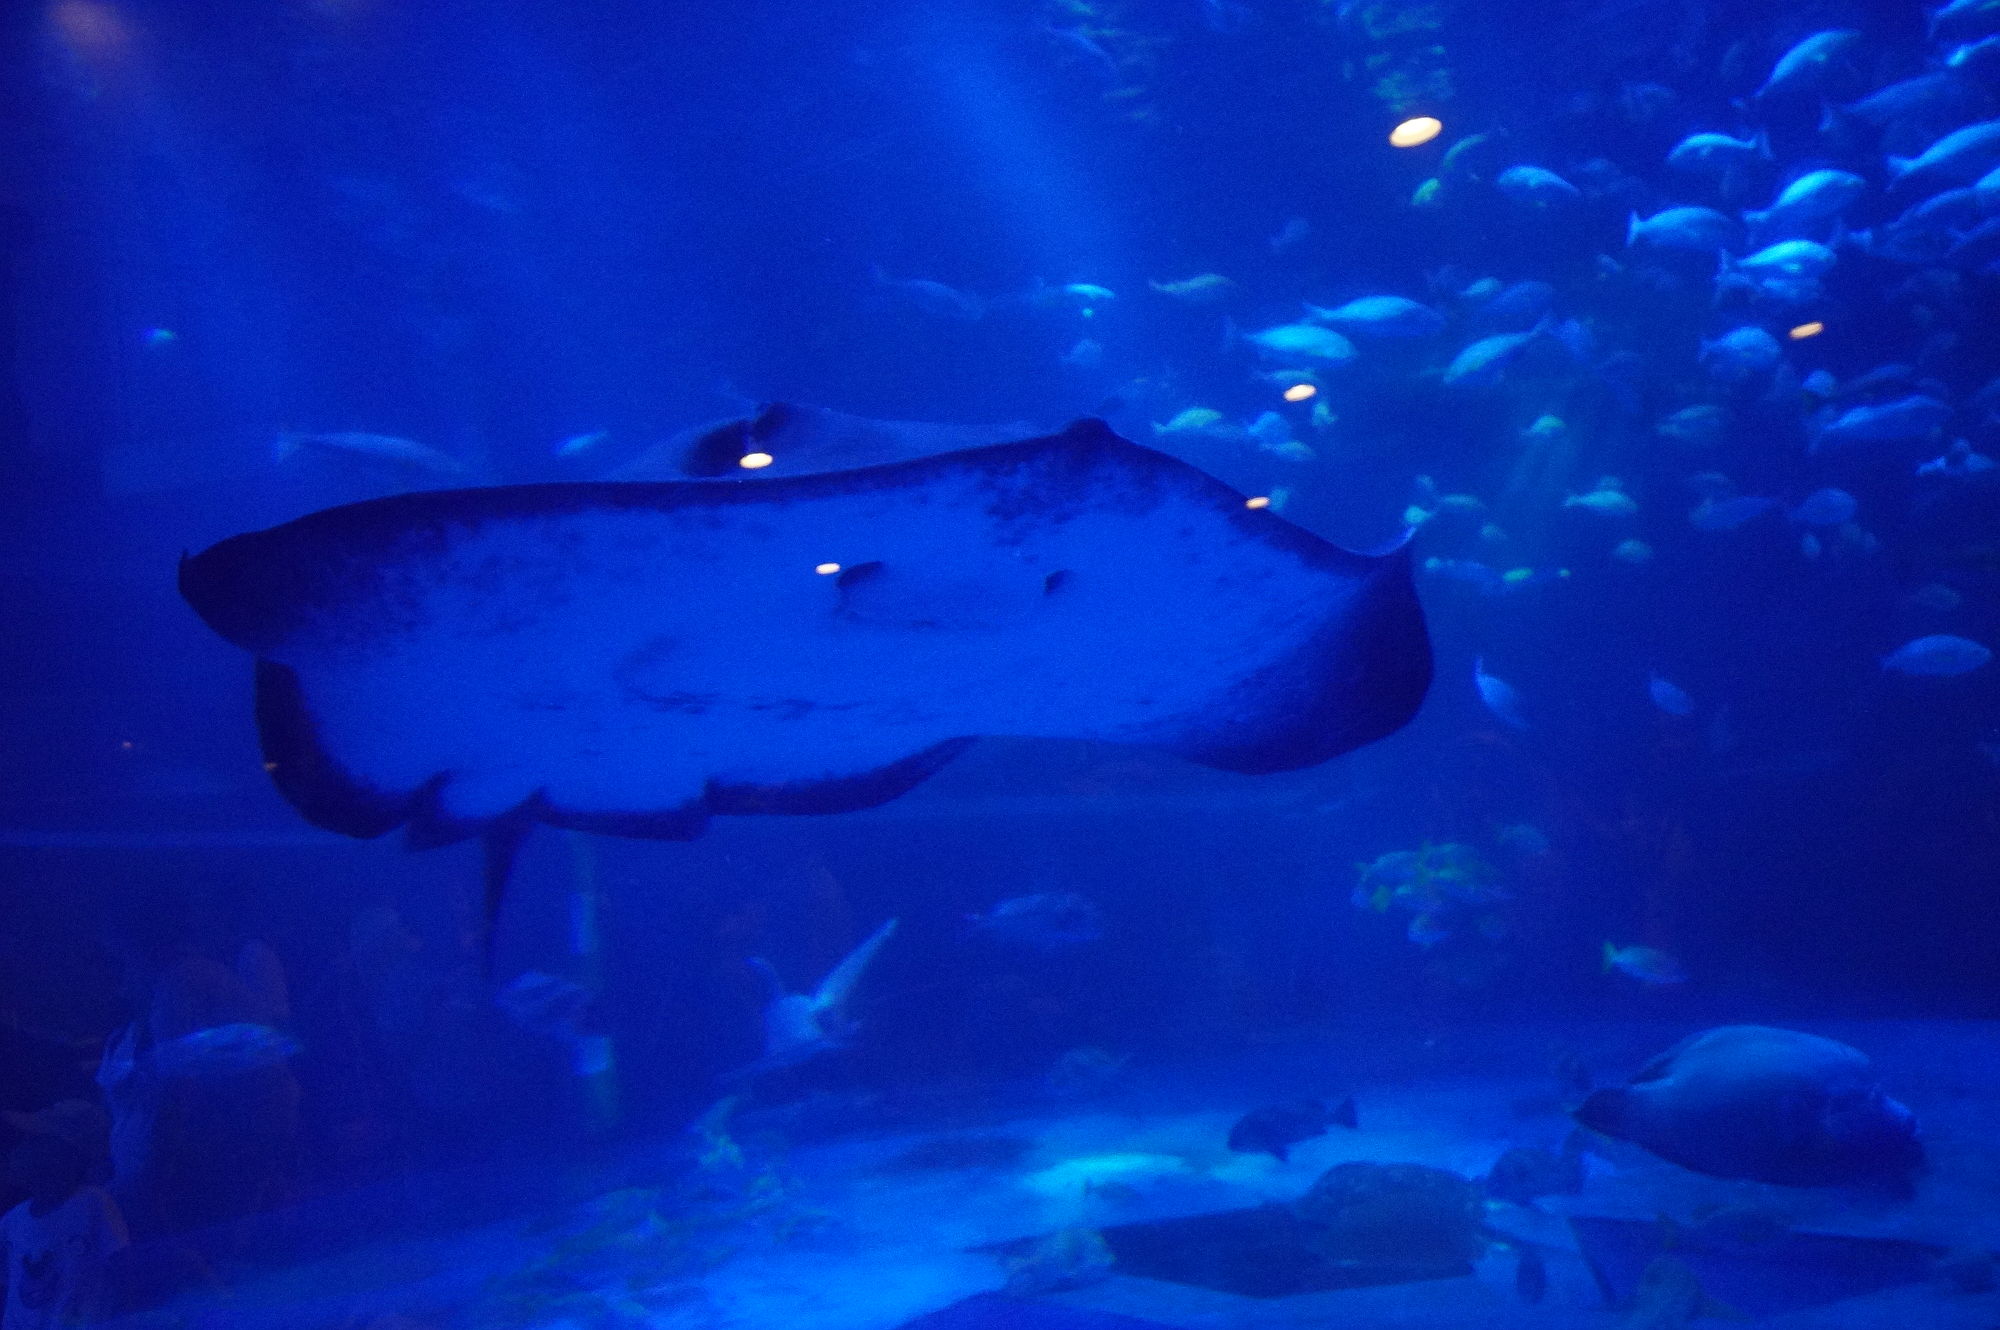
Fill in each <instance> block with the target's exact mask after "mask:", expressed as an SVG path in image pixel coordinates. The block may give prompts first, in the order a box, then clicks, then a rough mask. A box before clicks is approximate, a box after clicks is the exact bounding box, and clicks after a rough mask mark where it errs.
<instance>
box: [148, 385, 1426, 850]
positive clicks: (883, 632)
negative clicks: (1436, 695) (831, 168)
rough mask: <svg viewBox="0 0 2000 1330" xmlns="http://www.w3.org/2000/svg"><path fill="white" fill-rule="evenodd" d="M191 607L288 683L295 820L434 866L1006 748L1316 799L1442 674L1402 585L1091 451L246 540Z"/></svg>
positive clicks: (534, 504) (276, 753)
mask: <svg viewBox="0 0 2000 1330" xmlns="http://www.w3.org/2000/svg"><path fill="white" fill-rule="evenodd" d="M833 567H839V568H840V569H841V571H840V572H838V573H831V572H822V571H820V570H822V569H831V568H833ZM181 590H182V594H183V595H184V596H185V597H186V598H187V600H188V601H189V603H190V604H192V605H193V606H194V608H195V609H196V611H197V612H199V613H200V615H201V616H202V618H203V619H204V620H206V621H207V622H208V624H209V625H210V626H211V627H212V628H214V629H215V630H216V631H217V632H218V633H220V634H221V635H222V636H223V637H225V638H227V639H228V640H230V641H232V642H234V643H236V644H237V645H239V646H242V647H244V648H245V649H247V650H249V651H250V652H252V653H253V654H254V655H255V656H256V657H257V658H258V662H259V664H258V670H257V719H258V724H259V729H260V731H261V734H262V738H263V744H264V753H265V761H266V763H267V766H268V767H269V769H270V771H271V774H272V777H273V779H274V780H275V782H276V783H277V785H278V788H279V789H280V790H281V791H282V792H283V793H284V794H285V796H286V797H287V798H288V799H290V800H291V801H292V802H293V803H294V804H295V805H296V806H297V807H298V808H299V809H300V810H301V812H303V813H304V814H305V815H306V817H307V818H309V819H310V820H311V821H313V822H315V823H317V824H318V825H321V826H325V827H329V828H331V829H334V830H337V831H341V832H345V833H347V834H350V835H357V836H373V835H379V834H381V833H382V832H385V831H388V830H390V829H391V828H394V827H396V826H399V825H404V824H407V825H408V826H409V828H410V834H411V837H412V840H413V843H415V844H418V845H428V844H439V843H443V842H446V841H449V840H452V839H455V838H459V837H462V836H467V835H475V834H477V835H485V836H487V837H488V838H489V840H491V841H495V842H504V841H506V840H508V839H511V835H512V829H513V828H524V827H526V826H527V825H530V824H532V823H534V822H546V823H550V824H553V825H558V826H566V827H574V828H579V829H586V830H597V831H604V832H611V833H615V834H623V835H634V836H646V837H657V838H669V839H672V838H687V837H692V836H695V835H698V834H699V833H700V831H701V829H702V827H703V826H704V825H705V823H706V820H707V819H708V817H709V816H710V815H711V814H713V813H830V812H841V811H846V810H849V809H856V808H865V807H869V806H872V805H874V804H879V803H882V802H885V801H886V800H889V799H892V798H894V797H896V796H897V795H899V794H901V793H903V792H904V791H906V790H908V789H909V788H910V787H912V786H913V785H915V784H917V783H918V782H919V781H921V780H923V779H924V778H925V777H926V776H928V775H929V774H930V773H932V772H933V771H935V770H936V769H937V768H938V767H939V766H941V765H943V764H944V763H945V762H947V761H949V760H950V758H951V757H952V756H953V755H954V754H956V753H957V752H958V751H959V750H960V749H962V748H963V746H964V745H965V744H967V743H969V742H970V741H971V738H972V737H973V736H977V735H981V734H1012V735H1023V736H1031V737H1032V736H1041V737H1059V738H1084V739H1095V740H1106V741H1113V742H1123V743H1134V744H1146V745H1152V746H1155V747H1160V748H1164V749H1167V750H1170V751H1172V752H1175V753H1179V754H1181V755H1183V756H1185V757H1188V758H1191V759H1193V760H1195V761H1198V762H1203V763H1207V764H1209V765H1212V766H1217V767H1222V768H1225V769H1228V770H1233V771H1245V772H1262V771H1276V770H1283V769H1289V768H1296V767H1301V766H1307V765H1311V764H1313V763H1317V762H1320V761H1323V760H1325V759H1327V758H1329V757H1332V756H1334V755H1335V754H1337V753H1340V752H1344V751H1346V750H1347V749H1350V748H1353V747H1356V746H1358V745H1360V744H1363V743H1367V742H1369V741H1371V740H1373V739H1377V738H1380V737H1381V736H1383V735H1385V734H1388V733H1390V732H1391V731H1393V730H1395V729H1396V728H1398V727H1399V726H1401V725H1402V724H1403V723H1404V722H1405V721H1406V720H1408V719H1409V717H1410V716H1411V715H1412V714H1413V713H1414V711H1415V709H1416V707H1417V705H1418V703H1419V701H1420V700H1421V698H1422V697H1423V694H1424V691H1425V689H1426V687H1427V686H1428V684H1429V680H1430V673H1431V662H1430V650H1429V644H1428V639H1427V637H1426V634H1425V630H1424V625H1423V617H1422V613H1421V611H1420V609H1419V607H1418V605H1417V601H1416V597H1415V593H1414V590H1413V588H1412V586H1411V580H1410V570H1409V561H1408V557H1407V555H1406V554H1402V553H1398V554H1394V555H1389V556H1384V557H1370V556H1363V555H1357V554H1351V553H1349V552H1347V551H1344V550H1341V549H1338V548H1336V547H1334V546H1332V545H1329V544H1327V543H1326V542H1325V541H1322V540H1320V539H1318V538H1317V537H1315V536H1313V535H1311V534H1310V533H1308V532H1305V531H1303V530H1300V529H1299V528H1297V527H1294V526H1292V525H1291V524H1289V523H1287V522H1286V521H1284V519H1282V518H1280V517H1278V516H1277V515H1276V514H1274V513H1271V512H1270V511H1269V510H1268V509H1251V508H1247V507H1246V506H1245V501H1244V498H1243V496H1242V495H1241V494H1239V493H1237V492H1235V491H1233V490H1231V489H1229V488H1228V487H1227V486H1225V485H1223V484H1221V483H1220V482H1218V481H1216V480H1214V479H1213V478H1211V477H1209V476H1207V475H1205V474H1203V473H1202V472H1200V471H1198V470H1196V469H1194V468H1193V467H1191V466H1188V465H1187V464H1185V463H1183V462H1180V461H1177V460H1175V459H1173V458H1170V457H1167V456H1165V455H1164V454H1161V453H1157V452H1154V451H1152V450H1150V449H1147V448H1142V447H1139V446H1138V445H1136V444H1132V443H1129V442H1127V441H1125V440H1123V439H1120V438H1118V437H1117V436H1116V435H1114V434H1112V433H1111V432H1110V431H1109V430H1107V429H1106V428H1104V426H1103V425H1102V424H1100V423H1097V422H1084V423H1080V424H1078V425H1076V426H1072V427H1071V428H1070V429H1068V430H1066V431H1064V432H1063V433H1061V434H1058V435H1053V436H1050V437H1047V438H1040V439H1029V440H1023V441H1020V442H1016V443H1009V444H1001V445H997V446H992V447H986V448H977V449H972V450H969V451H964V452H957V453H949V454H945V455H942V456H937V457H930V458H924V459H920V460H916V461H909V462H899V463H895V464H892V465H886V466H879V467H872V468H866V469H862V470H857V471H848V472H837V473H825V474H813V475H804V476H796V477H790V478H783V477H781V478H778V479H775V480H768V481H759V482H757V483H754V484H726V483H718V482H707V483H700V482H688V483H679V484H623V485H621V484H605V483H599V484H559V485H531V486H516V487H500V488H488V489H477V490H463V491H443V492H431V493H422V494H408V495H399V496H396V497H394V498H387V499H380V500H374V501H370V502H367V503H361V504H354V505H350V506H347V507H344V508H335V509H329V510H327V511H324V512H320V513H314V514H312V515H310V516H307V517H304V518H300V519H298V520H297V521H294V522H290V523H287V524H285V525H283V526H279V527H274V528H272V529H271V530H268V531H262V532H256V533H252V534H249V535H244V536H237V537H234V538H232V539H230V540H226V541H224V542H222V543H221V544H219V545H217V546H214V547H213V548H211V549H208V550H206V551H204V552H202V553H201V554H198V555H195V556H192V557H190V558H188V559H186V560H184V561H183V563H182V567H181ZM497 857H498V858H504V856H497Z"/></svg>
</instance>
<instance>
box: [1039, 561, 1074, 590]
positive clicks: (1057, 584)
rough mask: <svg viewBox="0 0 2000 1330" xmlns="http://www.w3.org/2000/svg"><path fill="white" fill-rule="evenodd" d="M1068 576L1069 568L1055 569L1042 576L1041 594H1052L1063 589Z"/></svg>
mask: <svg viewBox="0 0 2000 1330" xmlns="http://www.w3.org/2000/svg"><path fill="white" fill-rule="evenodd" d="M1069 578H1070V573H1069V569H1067V568H1058V569H1056V570H1055V571H1054V572H1052V573H1050V574H1049V575H1048V576H1047V577H1044V578H1043V579H1042V594H1043V595H1045V596H1053V595H1054V594H1055V593H1056V592H1058V591H1060V590H1062V589H1063V587H1064V585H1066V584H1067V583H1068V582H1069Z"/></svg>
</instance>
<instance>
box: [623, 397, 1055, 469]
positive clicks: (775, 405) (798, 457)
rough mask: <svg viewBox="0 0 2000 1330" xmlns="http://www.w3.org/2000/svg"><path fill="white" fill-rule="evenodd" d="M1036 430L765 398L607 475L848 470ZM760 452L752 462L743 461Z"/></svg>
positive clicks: (1018, 436)
mask: <svg viewBox="0 0 2000 1330" xmlns="http://www.w3.org/2000/svg"><path fill="white" fill-rule="evenodd" d="M1033 432H1034V431H1033V430H1031V429H1029V428H1028V427H1026V426H1024V425H1020V424H1007V425H956V424H939V423H933V422H930V421H918V420H870V419H868V418H867V417H865V416H850V415H847V414H846V413H844V412H840V411H830V410H828V409H827V408H825V407H823V406H804V405H800V404H799V403H796V402H769V403H766V404H765V405H764V406H761V407H759V408H758V409H757V413H756V414H755V415H751V416H740V417H737V418H735V419H733V420H724V421H719V422H717V423H715V424H712V425H703V426H699V427H697V428H695V429H692V430H689V431H687V432H685V433H683V434H679V435H676V436H675V437H674V438H672V439H669V440H668V441H667V442H665V443H663V444H661V445H659V446H658V447H657V448H653V449H651V450H649V451H647V452H646V453H644V454H643V455H641V456H640V457H638V458H636V459H634V460H633V461H631V462H628V463H626V464H625V465H624V466H623V467H621V468H619V469H618V470H617V471H616V472H614V473H613V474H612V475H611V476H610V477H609V479H612V480H774V479H776V478H778V477H780V476H802V475H809V474H813V473H816V472H826V471H851V470H854V469H856V468H859V467H864V466H880V465H882V464H884V463H887V462H907V461H911V460H914V459H916V458H920V457H936V456H938V455H940V454H943V453H950V452H958V451H960V450H961V449H965V448H979V447H984V446H986V445H987V444H994V443H1006V442H1009V441H1012V440H1015V439H1021V438H1025V437H1027V436H1028V435H1029V434H1032V433H1033ZM751 454H760V455H761V456H760V457H759V458H758V461H757V464H756V465H755V466H752V467H746V466H745V465H744V463H743V459H744V458H745V457H746V456H750V455H751Z"/></svg>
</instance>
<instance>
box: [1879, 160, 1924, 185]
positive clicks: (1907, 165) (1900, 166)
mask: <svg viewBox="0 0 2000 1330" xmlns="http://www.w3.org/2000/svg"><path fill="white" fill-rule="evenodd" d="M1916 164H1917V159H1916V158H1914V157H1891V158H1889V159H1888V162H1887V163H1886V165H1887V166H1888V168H1889V183H1890V184H1892V185H1893V184H1895V183H1896V182H1897V181H1898V180H1901V179H1902V178H1903V177H1904V176H1906V175H1908V174H1909V173H1910V169H1911V168H1912V167H1914V166H1915V165H1916Z"/></svg>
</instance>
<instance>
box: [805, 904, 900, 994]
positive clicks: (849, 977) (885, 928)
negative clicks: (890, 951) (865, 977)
mask: <svg viewBox="0 0 2000 1330" xmlns="http://www.w3.org/2000/svg"><path fill="white" fill-rule="evenodd" d="M895 931H896V921H895V920H894V919H891V920H890V921H889V922H888V923H886V924H883V925H882V926H881V927H880V928H878V929H876V930H875V931H874V932H873V933H871V934H869V935H868V940H867V941H865V942H863V943H862V944H861V945H860V946H858V947H856V948H855V949H854V950H853V951H850V952H848V953H847V955H846V957H845V958H844V959H843V960H842V961H841V962H840V964H838V965H836V966H834V967H833V969H832V970H830V971H828V972H827V976H826V978H824V979H822V980H820V981H819V988H818V989H816V990H815V991H814V992H813V1010H814V1011H820V1012H827V1011H832V1012H838V1011H839V1010H840V1008H841V1007H842V1006H843V1005H844V1004H845V1003H846V1002H847V995H848V994H849V993H851V992H853V991H854V985H855V984H857V983H859V982H860V980H861V972H862V971H863V970H866V969H867V968H868V962H870V961H872V960H874V959H875V953H876V952H878V951H880V950H881V949H882V944H883V943H884V942H887V941H888V940H889V935H890V934H891V933H894V932H895Z"/></svg>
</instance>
